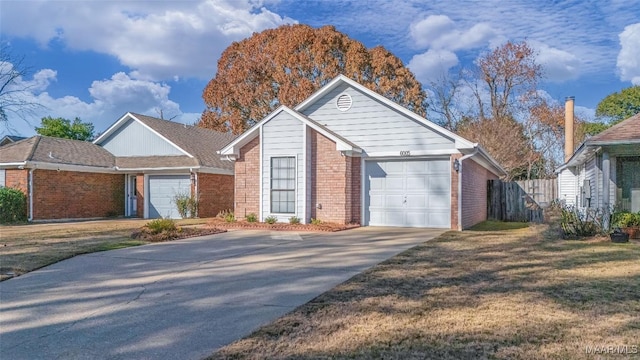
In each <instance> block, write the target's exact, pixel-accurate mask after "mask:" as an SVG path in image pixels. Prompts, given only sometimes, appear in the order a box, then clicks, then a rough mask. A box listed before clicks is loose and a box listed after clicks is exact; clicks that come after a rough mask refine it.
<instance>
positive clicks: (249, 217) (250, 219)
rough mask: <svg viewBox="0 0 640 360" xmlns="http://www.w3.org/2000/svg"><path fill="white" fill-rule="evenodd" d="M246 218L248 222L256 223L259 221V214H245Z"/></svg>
mask: <svg viewBox="0 0 640 360" xmlns="http://www.w3.org/2000/svg"><path fill="white" fill-rule="evenodd" d="M245 219H247V222H250V223H254V222H257V221H258V215H256V214H255V213H250V214H248V215H247V216H245Z"/></svg>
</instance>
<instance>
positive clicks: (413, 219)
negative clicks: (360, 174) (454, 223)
mask: <svg viewBox="0 0 640 360" xmlns="http://www.w3.org/2000/svg"><path fill="white" fill-rule="evenodd" d="M450 176H451V170H450V164H449V159H433V160H410V161H398V160H385V161H367V162H366V180H365V224H367V225H372V226H408V227H438V228H448V227H450V226H451V179H450Z"/></svg>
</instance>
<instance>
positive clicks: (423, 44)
mask: <svg viewBox="0 0 640 360" xmlns="http://www.w3.org/2000/svg"><path fill="white" fill-rule="evenodd" d="M409 30H410V35H411V38H412V39H413V41H414V43H415V46H416V47H418V48H427V47H428V48H431V49H446V50H450V51H455V50H467V49H474V48H478V47H482V46H485V45H486V44H488V43H490V42H491V41H492V40H493V39H494V38H496V37H497V36H498V34H497V33H496V31H495V30H494V29H493V28H492V27H491V25H489V24H488V23H478V24H474V25H473V26H471V27H470V28H469V29H466V30H462V29H459V28H458V27H456V24H455V23H454V22H453V20H451V18H449V17H448V16H446V15H430V16H427V18H425V19H424V20H421V21H418V22H415V23H413V24H411V26H410V29H409Z"/></svg>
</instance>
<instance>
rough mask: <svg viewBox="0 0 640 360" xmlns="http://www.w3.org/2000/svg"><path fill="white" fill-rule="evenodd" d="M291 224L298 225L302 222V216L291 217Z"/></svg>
mask: <svg viewBox="0 0 640 360" xmlns="http://www.w3.org/2000/svg"><path fill="white" fill-rule="evenodd" d="M289 224H291V225H297V224H300V218H299V217H297V216H292V217H290V218H289Z"/></svg>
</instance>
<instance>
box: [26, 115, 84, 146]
mask: <svg viewBox="0 0 640 360" xmlns="http://www.w3.org/2000/svg"><path fill="white" fill-rule="evenodd" d="M36 132H37V133H38V134H40V135H43V136H52V137H57V138H63V139H73V140H82V141H91V140H93V137H94V134H93V124H92V123H89V122H86V123H84V122H82V121H81V120H80V118H75V119H73V122H71V121H70V120H67V119H64V118H52V117H51V116H47V117H44V118H42V124H41V126H40V127H36Z"/></svg>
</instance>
